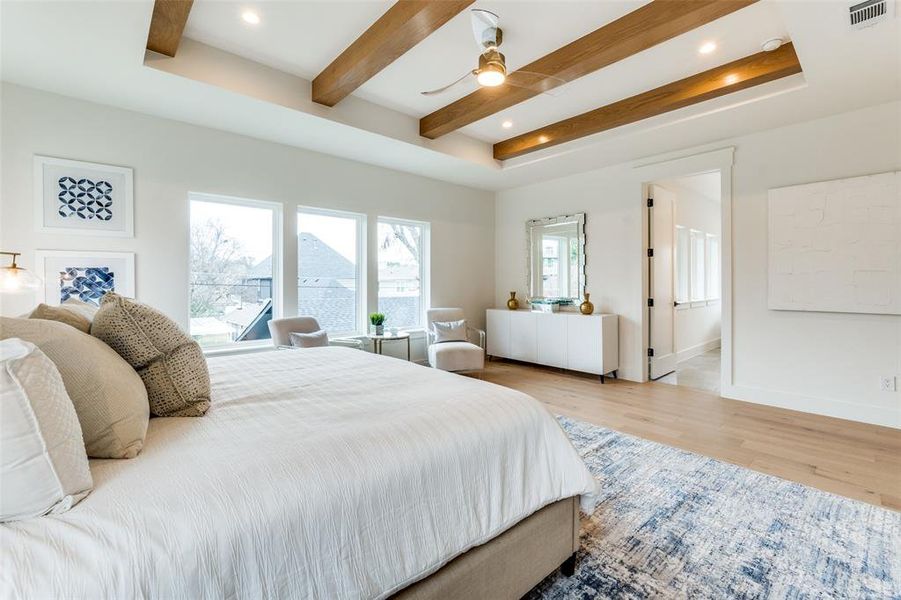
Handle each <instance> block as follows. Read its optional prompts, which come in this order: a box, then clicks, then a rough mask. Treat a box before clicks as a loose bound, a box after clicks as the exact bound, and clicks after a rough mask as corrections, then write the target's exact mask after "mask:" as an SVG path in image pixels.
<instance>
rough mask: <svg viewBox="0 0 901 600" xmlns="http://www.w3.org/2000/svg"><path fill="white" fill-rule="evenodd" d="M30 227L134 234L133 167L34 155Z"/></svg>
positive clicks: (90, 232) (120, 235) (80, 232)
mask: <svg viewBox="0 0 901 600" xmlns="http://www.w3.org/2000/svg"><path fill="white" fill-rule="evenodd" d="M34 195H35V198H34V205H35V226H36V228H37V230H38V231H41V232H44V233H77V234H84V235H105V236H117V237H133V235H134V183H133V175H132V170H131V169H129V168H126V167H114V166H109V165H101V164H97V163H87V162H80V161H75V160H65V159H61V158H51V157H49V156H35V157H34Z"/></svg>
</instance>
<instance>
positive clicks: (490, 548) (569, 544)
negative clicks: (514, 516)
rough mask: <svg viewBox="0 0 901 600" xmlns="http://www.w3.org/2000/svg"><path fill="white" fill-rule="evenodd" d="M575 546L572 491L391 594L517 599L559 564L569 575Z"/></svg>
mask: <svg viewBox="0 0 901 600" xmlns="http://www.w3.org/2000/svg"><path fill="white" fill-rule="evenodd" d="M578 549H579V498H578V496H576V497H573V498H566V499H564V500H559V501H557V502H555V503H553V504H550V505H548V506H545V507H544V508H542V509H541V510H539V511H538V512H536V513H535V514H533V515H531V516H529V517H527V518H525V519H523V520H522V521H520V522H519V523H517V524H516V525H514V526H513V527H511V528H510V529H508V530H507V531H505V532H504V533H502V534H500V535H499V536H497V537H496V538H494V539H492V540H490V541H488V542H486V543H484V544H482V545H481V546H476V547H475V548H473V549H471V550H469V551H468V552H466V553H464V554H461V555H460V556H458V557H457V558H455V559H454V560H452V561H451V562H449V563H448V564H446V565H445V566H444V567H442V568H441V569H439V570H438V571H436V572H435V573H433V574H432V575H430V576H428V577H426V578H425V579H422V580H420V581H418V582H416V583H414V584H413V585H411V586H409V587H407V588H404V589H403V590H401V591H400V592H398V593H397V594H396V595H395V596H393V598H395V599H396V600H438V599H443V600H451V599H454V598H466V599H480V598H491V599H492V600H501V599H504V598H520V597H522V596H523V595H524V594H526V593H527V592H528V591H529V590H531V589H532V588H533V587H535V585H537V584H538V583H539V582H540V581H541V580H542V579H544V578H545V577H547V576H548V575H549V574H550V573H551V572H552V571H553V570H554V569H556V568H557V567H560V566H562V569H563V573H564V575H572V574H573V571H574V569H575V556H576V555H575V553H576V551H577V550H578Z"/></svg>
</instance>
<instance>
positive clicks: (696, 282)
mask: <svg viewBox="0 0 901 600" xmlns="http://www.w3.org/2000/svg"><path fill="white" fill-rule="evenodd" d="M704 242H705V240H704V234H703V233H702V232H700V231H696V230H694V229H692V230H691V299H692V300H703V299H704V292H705V289H704Z"/></svg>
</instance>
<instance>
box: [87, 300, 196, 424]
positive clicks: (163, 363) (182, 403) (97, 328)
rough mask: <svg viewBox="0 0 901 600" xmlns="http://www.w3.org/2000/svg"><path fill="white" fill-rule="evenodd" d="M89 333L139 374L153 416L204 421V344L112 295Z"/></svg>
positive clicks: (164, 319) (158, 314)
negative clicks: (116, 353) (201, 348)
mask: <svg viewBox="0 0 901 600" xmlns="http://www.w3.org/2000/svg"><path fill="white" fill-rule="evenodd" d="M91 335H94V336H96V337H97V338H99V339H101V340H103V341H104V342H106V343H107V344H109V346H110V347H111V348H112V349H113V350H115V351H116V352H118V353H119V355H120V356H121V357H122V358H124V359H125V360H126V361H127V362H128V364H130V365H131V366H132V367H134V369H135V371H137V372H138V374H139V375H140V376H141V379H143V380H144V385H145V386H146V388H147V397H148V398H149V400H150V412H151V413H153V414H154V415H156V416H158V417H200V416H203V414H204V413H205V412H206V411H207V409H208V408H209V407H210V375H209V372H208V371H207V368H206V359H205V358H204V357H203V352H202V351H201V350H200V345H199V344H198V343H197V342H195V341H194V340H193V339H191V338H190V337H189V336H188V335H187V334H186V333H185V332H183V331H182V330H181V328H180V327H179V326H178V324H177V323H176V322H175V321H173V320H172V319H170V318H169V317H167V316H166V315H164V314H163V313H161V312H160V311H158V310H156V309H155V308H151V307H150V306H147V305H146V304H141V303H140V302H135V301H134V300H131V299H129V298H125V297H123V296H120V295H118V294H113V293H108V294H106V295H105V296H103V300H101V302H100V310H98V311H97V314H96V315H94V324H93V325H92V326H91Z"/></svg>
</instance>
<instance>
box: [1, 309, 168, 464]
mask: <svg viewBox="0 0 901 600" xmlns="http://www.w3.org/2000/svg"><path fill="white" fill-rule="evenodd" d="M9 338H20V339H23V340H25V341H27V342H31V343H32V344H34V345H35V346H37V347H38V348H40V349H41V351H42V352H43V353H44V354H46V355H47V358H49V359H50V360H52V361H53V364H54V365H56V368H57V369H58V370H59V373H60V375H61V376H62V378H63V384H64V385H65V386H66V392H67V393H68V394H69V398H71V400H72V404H73V405H74V406H75V412H76V414H77V415H78V421H79V423H80V424H81V432H82V434H83V436H84V446H85V449H86V450H87V452H88V456H92V457H94V458H132V457H134V456H137V455H138V452H140V451H141V448H142V447H143V445H144V435H145V434H146V433H147V421H148V419H149V417H150V415H149V412H150V411H149V408H148V405H147V391H146V390H145V389H144V384H143V383H141V378H140V377H138V374H137V373H135V371H134V369H132V368H131V367H130V366H129V365H128V363H126V362H125V361H124V360H122V358H121V357H120V356H119V355H118V354H116V353H115V352H114V351H113V350H112V348H110V347H109V346H107V345H106V344H104V343H103V342H101V341H100V340H98V339H96V338H94V337H91V336H89V335H87V334H85V333H82V332H80V331H78V330H76V329H74V328H73V327H69V326H68V325H65V324H63V323H59V322H57V321H45V320H44V319H10V318H7V317H0V339H4V340H5V339H9Z"/></svg>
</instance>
